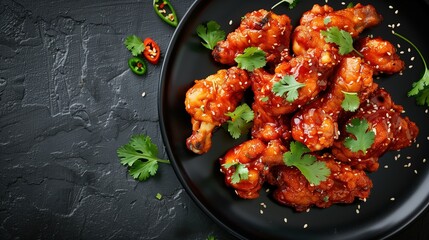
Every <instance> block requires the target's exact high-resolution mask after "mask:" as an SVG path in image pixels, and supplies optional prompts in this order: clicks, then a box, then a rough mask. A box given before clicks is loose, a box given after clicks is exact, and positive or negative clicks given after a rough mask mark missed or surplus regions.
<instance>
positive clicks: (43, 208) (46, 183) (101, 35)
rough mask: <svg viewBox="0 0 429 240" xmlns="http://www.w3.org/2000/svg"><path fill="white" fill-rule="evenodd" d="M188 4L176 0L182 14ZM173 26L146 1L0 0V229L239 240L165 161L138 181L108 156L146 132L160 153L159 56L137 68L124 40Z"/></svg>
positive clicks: (16, 235) (63, 235)
mask: <svg viewBox="0 0 429 240" xmlns="http://www.w3.org/2000/svg"><path fill="white" fill-rule="evenodd" d="M261 1H262V0H261ZM192 2H193V1H192V0H181V1H178V0H172V3H173V4H174V6H175V8H176V11H177V14H178V16H179V18H181V17H183V16H184V14H185V12H186V10H187V9H188V8H189V6H190V5H191V4H192ZM174 30H175V29H174V28H173V27H171V26H169V25H167V24H165V23H163V22H162V21H161V20H160V19H159V18H158V17H157V16H156V14H155V13H154V11H153V9H152V1H151V0H142V1H138V0H129V1H118V0H104V1H95V0H78V1H65V0H58V1H52V0H37V1H34V0H33V1H30V0H19V1H13V0H1V1H0V164H1V168H0V179H1V180H0V239H92V240H98V239H206V238H207V237H208V236H209V235H213V236H215V237H216V238H217V239H226V240H228V239H231V240H233V239H236V238H235V237H233V236H232V235H231V234H230V233H228V232H226V231H225V230H223V229H222V228H221V227H220V226H218V225H216V224H215V223H214V222H213V221H212V220H211V219H210V218H208V217H207V216H206V215H205V213H204V212H202V211H201V210H200V209H199V208H198V207H197V206H196V205H195V204H194V202H193V201H192V200H191V199H190V197H189V196H188V195H187V193H186V192H185V190H184V189H183V187H182V186H181V184H180V183H179V181H178V179H177V178H176V175H175V173H174V171H173V169H172V167H171V166H169V165H160V168H159V172H158V174H157V175H156V176H155V177H154V178H151V179H150V180H148V181H146V182H143V183H142V182H137V181H135V180H134V179H132V178H131V177H130V176H129V175H128V173H127V172H126V171H127V170H126V168H125V167H123V166H122V165H121V164H120V162H119V160H118V158H117V155H116V149H117V148H118V147H119V146H121V145H123V144H125V143H127V142H128V140H129V138H130V136H131V135H133V134H138V133H144V134H147V135H149V136H150V137H151V138H152V140H153V142H154V143H155V144H157V145H158V146H159V147H160V157H164V158H165V157H166V153H165V151H164V149H163V141H162V139H161V134H160V130H159V125H158V124H159V121H158V120H159V119H158V112H157V99H158V97H159V96H158V92H157V91H158V83H159V75H160V71H161V64H158V65H150V64H148V73H147V75H145V76H143V77H139V76H136V75H134V74H133V73H132V72H131V71H130V70H129V69H128V66H127V64H126V61H127V59H128V58H129V57H130V52H129V51H128V50H127V49H126V48H125V47H124V45H123V41H124V39H125V37H126V36H128V35H131V34H136V35H138V36H140V37H142V38H145V37H151V38H153V39H154V40H155V41H157V42H158V43H159V45H160V47H161V51H162V52H163V53H165V51H166V50H167V47H168V43H169V41H170V38H171V37H172V35H173V32H174ZM162 57H163V56H162ZM161 60H162V59H161ZM157 193H161V194H162V196H163V198H162V199H161V200H158V199H157V198H156V197H155V196H156V194H157ZM428 226H429V212H428V211H426V212H425V213H424V214H422V215H421V216H420V217H419V218H418V219H416V220H415V221H414V222H412V223H411V224H410V225H408V226H407V227H406V228H405V229H404V230H403V231H401V232H399V233H398V234H396V235H395V236H393V237H392V238H391V239H395V240H402V239H421V240H423V239H425V240H426V239H429V228H428Z"/></svg>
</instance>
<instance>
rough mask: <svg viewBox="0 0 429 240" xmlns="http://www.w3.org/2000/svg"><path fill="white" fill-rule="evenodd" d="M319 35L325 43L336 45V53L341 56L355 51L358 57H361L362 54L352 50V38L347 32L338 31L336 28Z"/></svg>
mask: <svg viewBox="0 0 429 240" xmlns="http://www.w3.org/2000/svg"><path fill="white" fill-rule="evenodd" d="M320 33H321V34H322V36H323V37H325V41H326V42H328V43H335V44H337V45H338V50H339V51H338V52H339V53H340V54H341V55H344V54H347V53H350V52H351V51H355V52H356V53H357V54H359V56H362V53H360V52H359V51H357V50H356V49H354V48H353V38H352V35H351V34H350V33H349V32H347V31H344V30H342V29H341V30H340V29H339V28H338V27H330V28H328V29H327V30H326V31H324V30H322V31H320Z"/></svg>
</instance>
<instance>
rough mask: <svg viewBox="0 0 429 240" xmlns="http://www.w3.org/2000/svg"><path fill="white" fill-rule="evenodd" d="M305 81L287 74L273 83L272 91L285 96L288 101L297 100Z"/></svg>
mask: <svg viewBox="0 0 429 240" xmlns="http://www.w3.org/2000/svg"><path fill="white" fill-rule="evenodd" d="M304 86H305V84H304V83H300V82H297V81H296V80H295V77H294V76H293V75H285V76H283V78H282V79H281V80H280V81H278V82H276V83H274V84H273V88H272V92H273V93H274V94H275V95H276V96H279V97H284V98H285V99H286V100H287V101H288V102H293V101H295V100H296V99H297V98H298V96H299V94H298V89H300V88H302V87H304Z"/></svg>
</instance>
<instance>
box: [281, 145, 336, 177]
mask: <svg viewBox="0 0 429 240" xmlns="http://www.w3.org/2000/svg"><path fill="white" fill-rule="evenodd" d="M309 152H310V149H308V148H307V147H306V146H305V145H304V144H302V143H300V142H295V141H293V142H291V143H290V151H289V152H286V153H284V154H283V162H284V163H285V164H286V166H290V167H291V166H295V167H296V168H298V169H299V171H301V173H302V175H304V177H305V178H306V179H307V181H308V182H309V183H310V184H314V185H319V184H320V182H322V181H325V180H326V178H327V177H328V176H329V174H331V170H330V169H329V168H328V167H327V166H326V163H325V162H322V161H317V158H316V157H315V156H313V155H310V154H306V153H309Z"/></svg>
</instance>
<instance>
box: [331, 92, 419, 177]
mask: <svg viewBox="0 0 429 240" xmlns="http://www.w3.org/2000/svg"><path fill="white" fill-rule="evenodd" d="M402 111H403V108H402V107H401V106H400V105H396V104H395V103H394V102H393V101H392V98H391V97H390V94H389V93H388V92H387V91H386V90H385V89H383V88H379V89H377V90H376V91H375V92H374V93H372V94H371V96H370V97H369V98H368V99H367V101H365V102H364V103H362V104H361V106H360V108H359V110H358V112H357V113H356V114H355V115H353V116H352V117H351V118H350V120H349V121H347V122H346V124H344V126H342V128H343V129H344V128H345V126H346V125H347V124H349V122H350V121H351V119H354V118H358V119H365V120H367V122H368V123H369V129H372V131H373V132H374V133H375V139H374V143H373V144H372V145H371V147H370V148H369V149H368V150H367V151H366V152H363V151H358V152H353V151H351V150H350V149H349V148H347V147H345V146H344V139H345V138H346V137H349V136H350V135H349V134H343V135H342V136H341V138H339V139H338V140H336V141H335V143H334V145H333V147H332V153H333V155H334V156H335V157H336V158H337V159H338V160H340V161H342V162H345V163H347V164H349V165H351V166H352V167H354V168H356V169H363V170H365V171H370V172H374V171H376V170H377V169H378V167H379V163H378V159H379V157H380V156H382V155H383V154H384V153H386V152H387V151H389V150H398V149H402V148H405V147H408V146H410V145H411V144H412V143H413V142H414V141H415V139H416V137H417V135H418V132H419V129H418V127H417V125H416V124H415V123H414V122H412V121H411V120H410V119H409V118H408V117H402V116H401V114H402ZM342 132H344V133H346V132H345V131H344V130H342Z"/></svg>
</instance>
